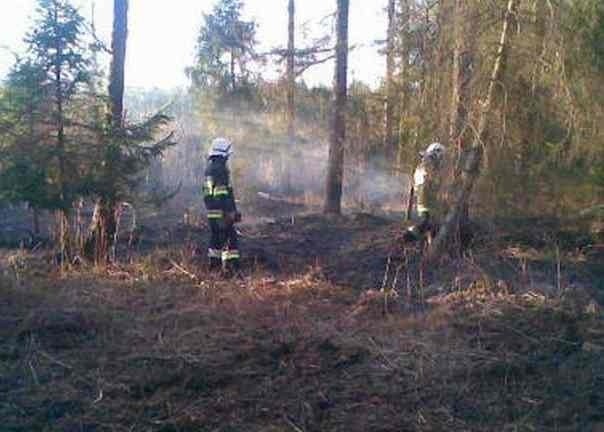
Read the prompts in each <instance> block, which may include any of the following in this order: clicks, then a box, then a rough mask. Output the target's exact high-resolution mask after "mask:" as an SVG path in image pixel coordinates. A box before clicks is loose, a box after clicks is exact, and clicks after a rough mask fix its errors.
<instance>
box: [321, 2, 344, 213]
mask: <svg viewBox="0 0 604 432" xmlns="http://www.w3.org/2000/svg"><path fill="white" fill-rule="evenodd" d="M337 4H338V11H337V45H336V65H335V76H334V93H335V94H334V97H335V103H334V114H333V124H332V131H331V138H330V143H329V165H328V168H327V185H326V192H327V193H326V197H325V208H324V211H325V213H333V214H340V213H341V211H342V182H343V177H344V144H345V140H346V100H347V90H348V10H349V0H338V2H337Z"/></svg>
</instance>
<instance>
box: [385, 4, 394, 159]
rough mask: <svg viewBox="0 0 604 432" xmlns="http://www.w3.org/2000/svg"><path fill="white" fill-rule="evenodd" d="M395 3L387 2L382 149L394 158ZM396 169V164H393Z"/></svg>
mask: <svg viewBox="0 0 604 432" xmlns="http://www.w3.org/2000/svg"><path fill="white" fill-rule="evenodd" d="M395 5H396V1H395V0H388V30H387V40H386V106H385V109H384V149H385V153H386V154H387V155H392V156H396V144H395V142H394V133H393V129H394V101H395V99H396V98H395V94H394V93H395V91H394V89H395V85H394V32H395V29H396V20H395V13H396V8H395ZM395 168H396V164H395Z"/></svg>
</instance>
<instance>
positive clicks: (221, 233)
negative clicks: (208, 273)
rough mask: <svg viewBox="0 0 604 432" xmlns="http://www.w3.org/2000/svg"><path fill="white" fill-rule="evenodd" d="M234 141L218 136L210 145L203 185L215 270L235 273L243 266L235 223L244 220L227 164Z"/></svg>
mask: <svg viewBox="0 0 604 432" xmlns="http://www.w3.org/2000/svg"><path fill="white" fill-rule="evenodd" d="M232 154H233V144H232V143H231V141H229V140H228V139H226V138H216V139H214V140H213V141H212V143H211V145H210V151H209V153H208V161H207V165H206V169H205V180H204V184H203V188H202V189H203V195H204V203H205V206H206V209H207V216H208V224H209V226H210V232H211V234H210V243H209V248H208V258H209V264H210V268H211V269H219V268H222V269H223V270H225V271H227V272H232V271H234V270H237V269H238V268H239V260H240V253H239V246H238V238H237V230H236V229H235V224H236V223H237V222H239V221H240V220H241V214H240V213H239V212H238V211H237V205H236V204H235V196H234V193H233V187H232V186H231V180H230V173H229V169H228V166H227V162H228V160H229V157H230V156H231V155H232Z"/></svg>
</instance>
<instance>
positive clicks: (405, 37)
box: [396, 0, 410, 172]
mask: <svg viewBox="0 0 604 432" xmlns="http://www.w3.org/2000/svg"><path fill="white" fill-rule="evenodd" d="M400 2H401V24H400V29H401V30H400V31H401V36H400V37H401V47H400V50H401V67H400V82H401V95H400V106H399V130H398V135H399V137H398V153H397V156H396V160H397V170H398V171H399V172H402V170H403V155H404V147H405V146H406V145H407V144H408V141H409V136H410V134H409V132H408V131H407V126H406V122H405V120H406V118H407V103H408V95H409V94H408V88H409V83H408V82H407V81H408V74H409V13H410V8H409V0H400Z"/></svg>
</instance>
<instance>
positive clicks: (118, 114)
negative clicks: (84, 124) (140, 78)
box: [109, 0, 128, 129]
mask: <svg viewBox="0 0 604 432" xmlns="http://www.w3.org/2000/svg"><path fill="white" fill-rule="evenodd" d="M127 38H128V0H114V1H113V35H112V41H111V53H112V58H111V74H110V77H109V98H110V100H111V125H112V127H113V129H119V128H121V127H122V122H123V115H124V72H125V67H126V41H127Z"/></svg>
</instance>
